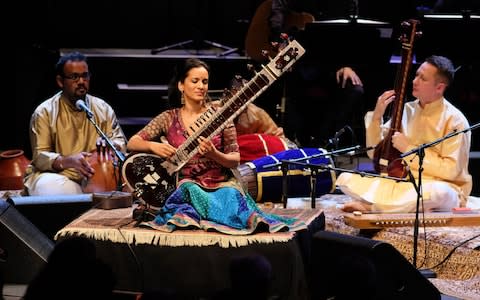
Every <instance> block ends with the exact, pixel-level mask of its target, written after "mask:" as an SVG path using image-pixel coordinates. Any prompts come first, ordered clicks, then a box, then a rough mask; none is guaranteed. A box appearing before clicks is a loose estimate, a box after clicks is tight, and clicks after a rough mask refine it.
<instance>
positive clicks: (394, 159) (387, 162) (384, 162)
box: [373, 19, 420, 178]
mask: <svg viewBox="0 0 480 300" xmlns="http://www.w3.org/2000/svg"><path fill="white" fill-rule="evenodd" d="M419 23H420V22H419V21H418V20H414V19H410V20H408V21H403V22H402V28H403V29H404V30H405V31H406V33H402V35H401V37H400V40H401V42H402V50H401V51H402V52H401V54H402V60H401V63H400V66H399V68H398V70H397V74H396V78H395V86H394V89H395V101H393V102H392V104H393V109H392V112H391V119H390V127H389V129H388V132H387V134H386V135H385V137H384V139H383V140H382V141H381V142H380V143H378V145H377V146H376V147H375V150H374V156H373V157H374V158H373V165H374V167H375V171H377V172H378V173H384V174H388V175H389V176H392V177H397V178H404V177H406V176H407V170H406V167H405V164H404V162H403V160H402V159H401V158H400V155H401V153H400V151H399V150H397V149H396V148H395V147H393V144H392V136H393V134H394V133H395V132H396V131H401V128H402V115H403V107H404V104H405V91H406V87H407V83H408V75H409V73H410V69H411V66H412V61H413V43H414V41H415V38H416V37H417V36H419V35H420V33H419V32H417V27H418V25H419Z"/></svg>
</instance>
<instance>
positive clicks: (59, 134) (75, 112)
mask: <svg viewBox="0 0 480 300" xmlns="http://www.w3.org/2000/svg"><path fill="white" fill-rule="evenodd" d="M56 74H57V75H56V82H57V85H58V86H59V87H60V89H61V91H59V92H58V93H56V94H55V95H53V96H52V97H51V98H49V99H47V100H45V101H44V102H42V103H41V104H40V105H38V106H37V108H36V109H35V111H34V112H33V114H32V116H31V119H30V143H31V147H32V163H31V166H30V167H29V168H28V170H27V172H26V175H25V178H24V186H25V192H26V193H27V194H28V195H32V196H34V195H56V194H81V193H82V192H83V190H82V188H83V187H85V186H86V184H87V182H88V180H89V178H91V177H92V176H93V175H94V173H95V169H94V168H93V167H92V165H91V163H90V162H89V157H90V156H91V155H92V152H93V150H95V149H96V148H97V145H98V143H99V142H100V141H101V138H100V137H99V134H98V133H97V130H96V128H95V126H94V125H93V124H91V122H90V120H89V119H88V117H87V114H88V113H87V112H85V111H83V110H81V109H80V108H77V106H76V102H77V101H78V100H82V101H83V103H84V104H85V106H86V107H88V109H89V110H90V111H91V113H92V114H93V115H92V118H93V119H94V121H95V123H96V124H97V125H98V126H99V128H100V130H102V132H103V133H105V135H106V136H107V137H108V138H109V139H110V141H111V142H112V144H113V145H114V146H115V147H116V148H117V150H119V151H123V152H125V151H126V142H127V139H126V137H125V135H124V133H123V131H122V129H121V127H120V125H119V123H118V119H117V117H116V115H115V112H114V110H113V108H112V107H111V106H110V105H109V104H108V103H107V102H105V101H104V100H103V99H100V98H98V97H95V96H93V95H91V94H89V93H88V92H89V87H90V77H91V73H90V71H89V68H88V63H87V58H86V57H85V56H84V55H83V54H82V53H79V52H72V53H68V54H66V55H63V56H61V57H60V59H59V60H58V62H57V64H56ZM102 146H103V145H102Z"/></svg>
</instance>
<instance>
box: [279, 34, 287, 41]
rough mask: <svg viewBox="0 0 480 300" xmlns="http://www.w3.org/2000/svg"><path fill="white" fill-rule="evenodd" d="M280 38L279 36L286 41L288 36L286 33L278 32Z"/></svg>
mask: <svg viewBox="0 0 480 300" xmlns="http://www.w3.org/2000/svg"><path fill="white" fill-rule="evenodd" d="M280 38H281V39H282V40H284V41H288V39H289V36H288V34H286V33H281V34H280Z"/></svg>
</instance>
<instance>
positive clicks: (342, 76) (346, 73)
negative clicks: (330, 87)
mask: <svg viewBox="0 0 480 300" xmlns="http://www.w3.org/2000/svg"><path fill="white" fill-rule="evenodd" d="M336 77H337V83H340V84H341V85H342V88H345V85H346V84H347V81H348V80H349V79H350V81H351V82H352V84H353V85H359V86H363V83H362V80H361V79H360V77H358V75H357V73H355V71H354V70H353V69H352V68H350V67H343V68H340V69H339V70H338V71H337V73H336Z"/></svg>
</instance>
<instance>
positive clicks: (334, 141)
mask: <svg viewBox="0 0 480 300" xmlns="http://www.w3.org/2000/svg"><path fill="white" fill-rule="evenodd" d="M346 127H347V126H343V127H342V128H341V129H340V130H339V131H337V132H335V135H334V136H333V138H331V139H329V140H328V143H329V144H330V145H334V146H335V147H336V146H337V145H338V140H339V138H340V136H341V135H342V134H344V133H345V128H346Z"/></svg>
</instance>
